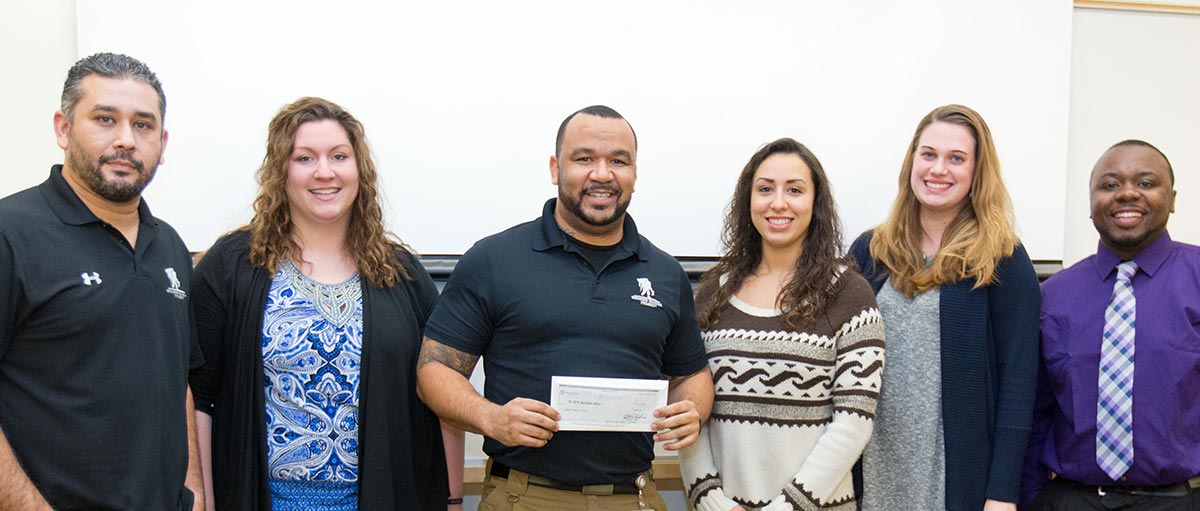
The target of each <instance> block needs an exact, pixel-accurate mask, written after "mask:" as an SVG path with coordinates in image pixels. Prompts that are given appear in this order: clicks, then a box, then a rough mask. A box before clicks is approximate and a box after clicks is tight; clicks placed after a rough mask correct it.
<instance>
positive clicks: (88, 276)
mask: <svg viewBox="0 0 1200 511" xmlns="http://www.w3.org/2000/svg"><path fill="white" fill-rule="evenodd" d="M79 276H80V277H81V278H82V279H83V285H85V286H90V285H93V284H101V283H103V282H104V281H103V280H100V272H98V271H94V272H92V273H87V272H84V273H80V274H79Z"/></svg>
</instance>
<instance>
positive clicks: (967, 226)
mask: <svg viewBox="0 0 1200 511" xmlns="http://www.w3.org/2000/svg"><path fill="white" fill-rule="evenodd" d="M934 122H946V123H951V124H956V125H959V126H963V127H965V128H967V129H968V130H970V131H971V134H972V135H974V136H975V159H974V161H975V169H974V175H973V177H972V179H971V190H970V192H969V193H968V195H967V197H966V199H964V202H965V203H964V205H963V207H962V209H960V210H959V212H958V215H957V216H955V217H954V220H953V221H952V222H951V223H950V225H949V227H947V229H946V231H945V232H944V233H943V234H942V243H941V249H939V250H938V253H937V254H936V255H935V256H934V258H933V262H932V264H928V265H927V264H926V263H925V257H924V255H923V254H922V253H921V237H922V236H923V234H924V233H923V229H922V227H921V219H920V209H921V204H920V203H919V202H918V201H917V197H916V195H915V194H914V193H913V190H912V172H913V154H915V153H916V151H917V144H918V141H919V139H920V138H921V133H922V132H924V131H925V128H927V127H929V125H930V124H933V123H934ZM1017 243H1018V240H1017V235H1016V232H1015V230H1014V228H1013V211H1012V201H1011V200H1010V199H1009V196H1008V191H1007V190H1006V189H1005V188H1004V181H1003V180H1002V179H1001V178H1000V160H999V158H998V157H997V156H996V145H995V143H994V142H992V132H991V130H989V129H988V126H987V123H985V122H984V121H983V117H982V116H980V115H979V113H978V112H976V111H975V110H972V109H970V108H968V107H965V106H963V105H945V106H940V107H938V108H935V109H934V110H933V111H932V112H929V114H927V115H926V116H925V117H924V118H923V119H921V122H920V123H919V124H917V130H916V132H915V133H913V137H912V142H911V143H910V144H909V146H908V153H907V154H905V156H904V163H903V164H902V165H901V166H900V179H899V192H898V193H897V195H896V201H895V203H893V205H892V212H891V214H890V215H888V218H887V221H885V222H884V223H883V224H882V225H880V226H878V227H876V228H875V236H874V237H873V238H872V239H871V256H872V257H873V258H874V259H876V260H878V261H880V262H881V263H882V264H883V265H884V266H885V267H886V268H887V269H888V271H889V272H890V274H891V283H892V286H893V287H895V288H896V290H898V291H900V292H902V293H906V294H913V293H918V292H922V291H926V290H929V289H932V288H934V287H937V286H940V285H942V284H946V283H950V282H954V281H957V280H961V279H965V278H974V279H975V287H976V288H979V287H982V286H986V285H989V284H991V283H992V282H993V281H994V280H995V278H996V264H997V263H999V262H1000V259H1002V258H1005V257H1008V256H1010V255H1012V253H1013V249H1014V248H1016V246H1017Z"/></svg>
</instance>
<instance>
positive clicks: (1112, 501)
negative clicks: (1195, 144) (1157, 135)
mask: <svg viewBox="0 0 1200 511" xmlns="http://www.w3.org/2000/svg"><path fill="white" fill-rule="evenodd" d="M1174 184H1175V173H1174V170H1173V169H1171V164H1170V162H1168V161H1167V157H1166V156H1165V155H1163V154H1162V152H1161V151H1159V150H1158V149H1157V148H1155V147H1154V146H1152V145H1150V144H1148V143H1146V142H1143V141H1140V140H1126V141H1124V142H1120V143H1118V144H1116V145H1114V146H1112V147H1111V148H1109V149H1108V151H1106V152H1105V153H1104V155H1103V156H1101V157H1100V161H1098V162H1097V163H1096V166H1095V168H1093V169H1092V177H1091V185H1090V189H1091V208H1092V223H1093V224H1095V226H1096V231H1098V232H1099V233H1100V246H1099V247H1098V248H1097V250H1096V254H1095V255H1092V256H1090V257H1088V258H1087V259H1084V260H1083V261H1080V262H1079V263H1077V264H1075V265H1074V266H1072V267H1070V268H1068V269H1066V270H1063V271H1062V272H1060V273H1058V274H1057V275H1055V276H1053V277H1051V278H1050V279H1049V280H1047V281H1046V282H1045V283H1044V284H1043V285H1042V316H1041V323H1042V357H1041V362H1040V371H1039V375H1038V394H1037V403H1036V405H1035V406H1036V408H1035V410H1034V420H1033V430H1032V433H1031V434H1030V438H1029V450H1028V452H1027V454H1026V457H1025V472H1024V477H1023V480H1022V504H1023V509H1031V510H1067V511H1071V510H1092V509H1106V510H1137V511H1141V510H1200V247H1196V246H1193V245H1187V244H1184V243H1179V242H1175V241H1172V240H1171V236H1170V235H1169V234H1167V217H1168V216H1170V214H1171V213H1172V212H1174V209H1175V190H1174ZM1126 261H1133V262H1134V263H1136V266H1132V265H1129V264H1125V265H1124V266H1125V267H1126V269H1125V270H1124V271H1125V272H1126V274H1129V272H1132V277H1131V278H1129V281H1128V283H1125V282H1122V283H1119V284H1118V282H1117V279H1118V268H1117V267H1118V265H1120V264H1122V263H1123V262H1126ZM1129 268H1132V270H1130V269H1129ZM1114 286H1116V287H1117V288H1120V287H1121V286H1131V287H1132V293H1133V298H1132V299H1131V300H1130V299H1129V298H1128V294H1127V291H1126V292H1124V293H1117V292H1115V289H1116V288H1115V287H1114ZM1126 290H1127V288H1126ZM1122 295H1123V296H1122ZM1114 296H1116V297H1117V298H1114ZM1120 299H1123V300H1126V301H1129V302H1132V304H1133V305H1130V308H1131V309H1136V310H1135V312H1134V313H1131V314H1129V315H1127V316H1125V317H1124V319H1125V321H1126V322H1127V325H1128V326H1129V327H1131V330H1130V332H1129V335H1130V342H1131V344H1132V345H1133V347H1134V349H1133V350H1132V352H1133V354H1134V356H1132V357H1129V358H1132V359H1133V361H1132V367H1133V371H1132V373H1131V375H1130V376H1128V377H1127V378H1124V377H1123V378H1120V381H1123V382H1125V381H1128V380H1132V382H1133V383H1132V389H1133V390H1132V395H1131V398H1132V412H1131V413H1130V412H1123V414H1122V412H1121V411H1120V410H1119V408H1120V407H1119V406H1114V407H1112V408H1111V409H1109V408H1108V407H1106V409H1105V410H1100V412H1099V416H1100V417H1101V418H1098V405H1097V403H1098V401H1104V402H1106V403H1111V402H1112V401H1109V400H1108V398H1107V396H1108V395H1109V394H1110V393H1112V391H1111V390H1109V389H1107V388H1106V389H1105V391H1104V394H1105V396H1101V395H1100V394H1101V391H1100V390H1098V389H1099V385H1098V382H1099V381H1101V380H1103V379H1104V378H1108V376H1107V374H1109V373H1110V372H1111V366H1110V367H1106V368H1104V369H1101V367H1100V365H1101V364H1100V361H1101V358H1102V357H1105V359H1106V360H1112V358H1108V357H1110V356H1111V355H1102V349H1103V348H1102V344H1104V343H1105V342H1109V341H1110V340H1111V338H1113V337H1119V336H1120V335H1123V334H1114V333H1113V332H1114V330H1113V326H1112V324H1113V321H1114V319H1113V318H1112V317H1111V313H1110V317H1109V318H1107V319H1106V310H1107V309H1109V308H1110V307H1111V305H1110V300H1113V301H1114V303H1115V302H1116V301H1118V300H1120ZM1122 305H1124V304H1122ZM1106 322H1107V324H1108V325H1109V326H1108V332H1104V330H1105V329H1106ZM1125 374H1127V375H1128V374H1129V373H1125ZM1110 388H1111V387H1110ZM1125 396H1126V398H1128V397H1130V396H1129V395H1128V394H1125ZM1106 414H1109V415H1106ZM1114 415H1121V416H1123V418H1118V419H1115V420H1114V419H1113V416H1114ZM1129 419H1131V420H1132V428H1131V429H1130V428H1115V429H1113V431H1117V433H1114V434H1112V435H1109V434H1108V433H1107V431H1108V430H1109V428H1110V426H1109V424H1111V423H1117V424H1120V423H1124V422H1125V421H1127V420H1129ZM1098 422H1099V423H1101V424H1102V426H1101V427H1100V429H1102V430H1105V431H1102V432H1101V435H1100V436H1101V438H1105V439H1107V440H1110V441H1111V443H1110V442H1109V441H1106V442H1105V444H1106V445H1105V446H1102V448H1101V451H1102V454H1101V455H1100V456H1098V455H1097V424H1098ZM1118 436H1119V437H1120V438H1118ZM1130 441H1131V445H1132V448H1131V449H1130V448H1128V447H1127V446H1128V445H1130ZM1105 449H1108V451H1107V453H1112V452H1119V453H1120V454H1119V455H1114V454H1107V453H1105ZM1106 456H1117V457H1119V458H1121V459H1122V460H1123V461H1121V462H1119V463H1113V462H1112V461H1111V460H1112V458H1107V459H1105V463H1104V464H1103V465H1104V466H1102V464H1101V463H1100V462H1098V461H1097V459H1098V457H1099V458H1106ZM1114 465H1115V466H1114ZM1113 474H1115V476H1114V475H1113Z"/></svg>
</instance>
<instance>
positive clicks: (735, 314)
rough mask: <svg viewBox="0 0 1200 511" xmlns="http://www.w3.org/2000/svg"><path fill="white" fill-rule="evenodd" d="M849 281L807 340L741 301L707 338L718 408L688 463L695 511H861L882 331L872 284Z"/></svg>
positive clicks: (686, 456) (848, 276)
mask: <svg viewBox="0 0 1200 511" xmlns="http://www.w3.org/2000/svg"><path fill="white" fill-rule="evenodd" d="M840 278H841V279H842V280H843V282H841V283H840V284H841V288H840V292H839V293H838V295H837V297H836V298H835V299H834V300H833V301H832V302H831V303H830V304H829V306H828V307H827V309H826V311H825V313H824V314H823V315H821V316H820V317H819V318H818V320H817V321H816V322H815V324H814V325H811V327H810V328H806V329H805V330H806V331H795V330H791V329H789V328H787V325H786V323H785V322H784V320H783V315H782V313H781V312H780V311H778V310H770V309H761V308H756V307H753V306H750V305H748V304H746V303H744V302H742V301H741V300H738V299H737V298H736V297H734V298H733V299H731V300H730V303H728V304H726V305H725V306H724V307H723V308H722V309H721V311H720V320H719V322H718V324H717V328H716V329H714V330H708V331H705V332H703V337H704V346H705V350H706V351H707V352H708V365H709V369H710V370H712V374H713V383H714V386H715V389H716V399H715V401H714V403H713V409H712V415H711V417H710V418H709V421H708V422H707V423H706V424H705V425H704V427H703V428H702V430H701V433H700V440H699V441H698V442H697V443H696V444H694V445H693V446H691V447H689V448H688V449H685V450H684V451H683V452H682V453H681V456H680V465H681V470H682V472H683V481H684V487H685V489H686V490H687V493H688V500H689V504H690V505H691V506H692V508H693V509H695V510H697V511H728V510H729V509H732V508H733V507H734V506H735V505H741V506H743V507H745V508H746V509H747V510H764V511H780V510H795V509H801V510H810V509H811V510H816V509H825V510H828V509H834V510H849V511H853V510H854V491H853V484H852V480H851V475H850V469H851V467H853V466H854V463H855V461H857V460H858V457H859V455H860V454H861V453H862V450H863V448H864V447H865V446H866V444H867V440H869V439H870V437H871V429H872V427H873V421H874V418H875V403H876V400H878V398H879V387H880V384H881V376H882V373H883V363H884V342H883V323H882V322H881V319H880V316H879V310H878V308H877V307H876V304H875V293H874V292H873V291H872V289H871V286H870V285H869V284H868V283H867V281H866V280H865V279H863V278H862V277H861V276H859V275H858V274H856V273H845V274H843V275H842V276H841V277H840ZM704 299H705V297H704V296H700V297H698V299H697V301H698V302H699V301H702V300H704Z"/></svg>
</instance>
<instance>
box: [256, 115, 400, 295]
mask: <svg viewBox="0 0 1200 511" xmlns="http://www.w3.org/2000/svg"><path fill="white" fill-rule="evenodd" d="M321 120H333V121H337V123H338V124H340V125H341V126H342V128H343V129H345V130H346V135H347V136H348V137H349V138H350V145H351V146H352V147H353V148H354V159H355V161H357V162H358V196H357V197H355V199H354V205H353V206H352V208H351V213H350V228H349V230H348V231H347V233H346V240H345V250H346V253H347V254H350V256H351V257H352V258H353V259H354V262H355V265H356V266H358V272H359V274H360V275H362V276H363V278H365V279H366V280H367V282H369V283H370V284H371V285H373V286H375V287H389V286H391V285H392V284H394V283H395V281H396V278H397V276H399V277H400V278H403V279H405V280H412V278H411V277H410V276H409V275H408V271H406V270H405V268H404V265H403V264H401V262H400V260H399V259H398V258H397V257H398V256H401V255H403V254H412V250H411V249H409V248H408V246H406V245H404V243H402V242H400V241H398V240H395V239H393V238H392V237H391V235H390V233H388V232H387V230H386V229H384V226H383V208H382V207H381V206H380V204H379V183H378V174H377V173H376V171H375V162H374V161H373V160H372V159H371V151H370V149H369V148H368V147H367V139H366V135H365V132H364V130H363V126H362V124H361V123H360V122H358V119H355V118H354V116H352V115H350V113H349V112H347V111H346V110H345V109H343V108H342V107H340V106H338V105H337V104H335V103H333V102H332V101H328V100H325V99H321V98H311V97H305V98H300V99H298V100H296V101H295V102H294V103H292V104H290V105H287V106H285V107H283V108H282V109H280V110H279V113H277V114H275V118H274V119H272V120H271V124H270V125H269V127H268V128H267V154H266V156H264V157H263V162H262V166H260V167H259V169H258V173H257V176H258V197H256V198H255V199H254V218H253V219H251V220H250V223H249V224H247V225H245V226H243V227H242V228H241V229H240V230H246V231H249V232H250V262H252V263H254V264H256V265H258V266H262V267H263V268H266V269H267V270H270V271H271V272H272V273H274V272H275V271H278V270H279V264H280V263H281V262H283V261H285V260H289V259H290V260H299V258H300V246H299V245H298V244H297V243H296V239H295V237H293V236H292V228H293V225H292V219H291V211H290V209H289V207H288V197H287V175H288V161H289V159H290V158H291V154H292V148H293V143H294V142H295V139H296V130H297V129H299V128H300V125H301V124H304V123H306V122H311V121H321Z"/></svg>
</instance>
